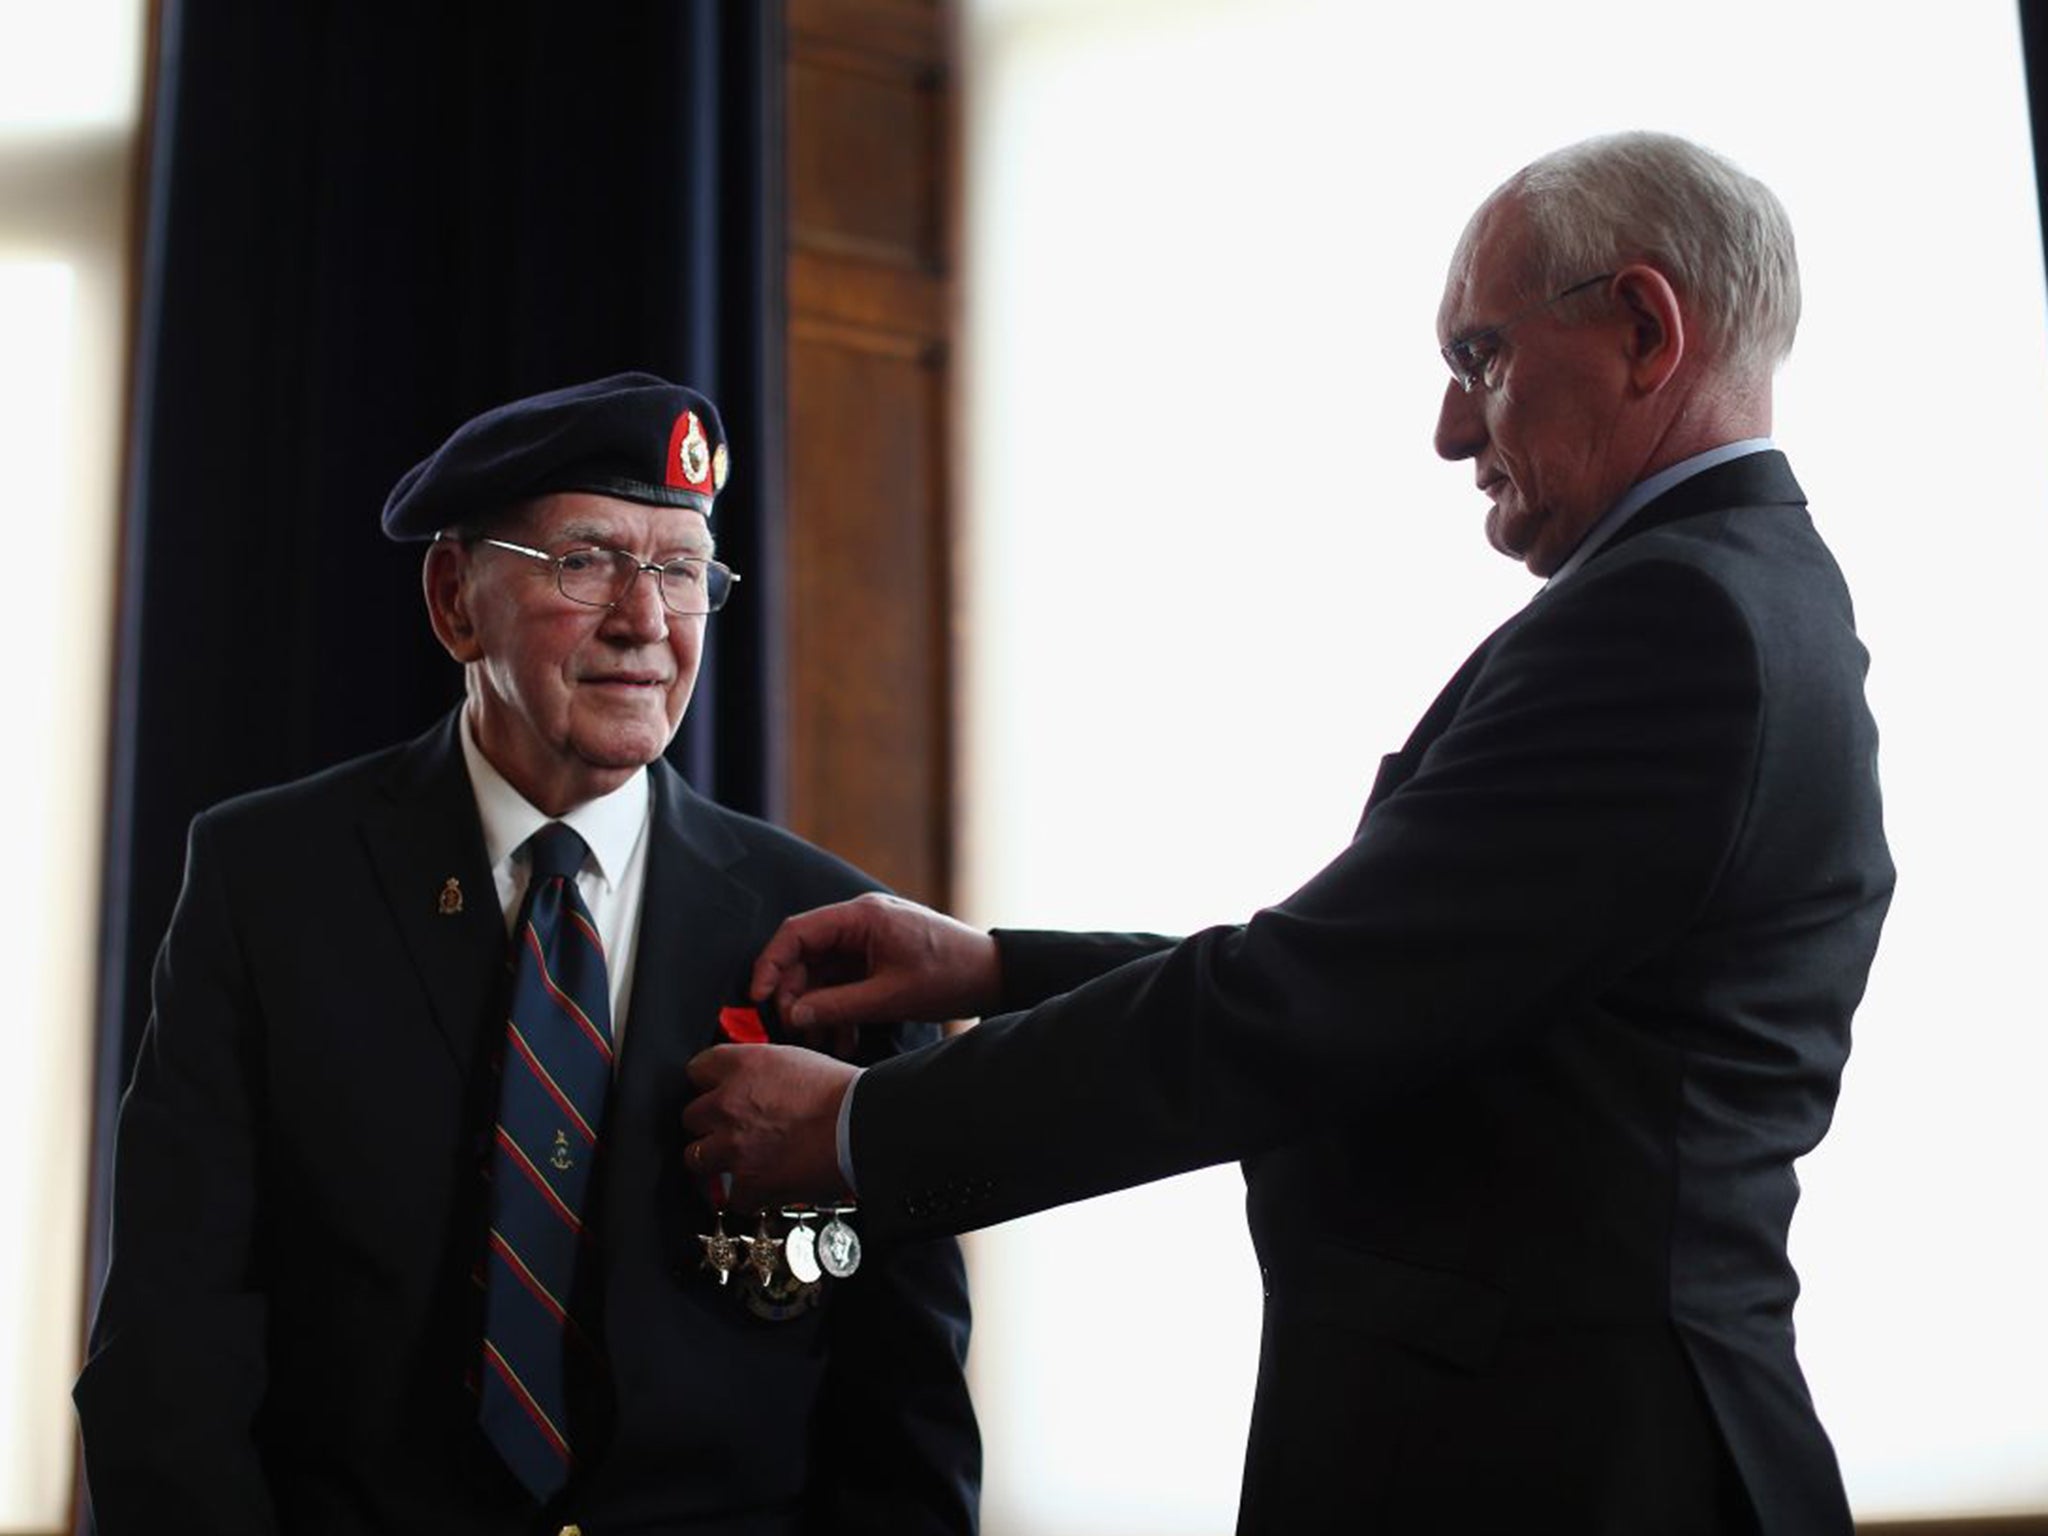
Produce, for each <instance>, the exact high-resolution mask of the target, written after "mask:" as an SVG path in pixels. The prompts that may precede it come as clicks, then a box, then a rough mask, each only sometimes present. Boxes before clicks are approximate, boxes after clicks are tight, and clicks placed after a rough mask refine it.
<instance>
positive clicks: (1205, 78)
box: [961, 0, 2048, 1536]
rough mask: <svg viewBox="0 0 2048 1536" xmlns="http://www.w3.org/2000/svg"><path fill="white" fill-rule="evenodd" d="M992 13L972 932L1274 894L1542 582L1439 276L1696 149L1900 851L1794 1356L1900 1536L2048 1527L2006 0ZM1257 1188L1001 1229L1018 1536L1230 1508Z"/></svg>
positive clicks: (1212, 917) (980, 1376) (1247, 1349)
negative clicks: (1732, 228) (1755, 218)
mask: <svg viewBox="0 0 2048 1536" xmlns="http://www.w3.org/2000/svg"><path fill="white" fill-rule="evenodd" d="M1659 16H1668V17H1669V19H1670V23H1669V26H1668V27H1666V28H1659V27H1658V26H1656V25H1654V24H1653V23H1654V22H1655V20H1656V18H1657V17H1659ZM966 17H967V20H966V26H965V29H964V37H965V45H966V50H967V92H968V101H969V104H970V117H969V122H968V146H967V159H966V166H967V199H968V215H969V225H968V233H969V240H968V256H967V267H966V285H967V291H968V294H969V300H970V303H969V324H968V334H967V354H966V358H965V362H966V368H965V370H964V376H965V378H966V380H967V390H968V407H969V409H968V414H967V421H968V428H967V438H966V462H967V484H966V504H967V517H966V539H965V543H964V545H963V549H962V552H961V561H962V571H963V575H964V578H965V592H966V598H965V611H966V613H967V615H968V616H969V620H970V622H969V625H968V627H967V629H966V647H967V655H966V666H965V672H964V699H965V705H966V724H965V740H964V743H963V761H964V766H965V773H966V779H965V784H964V793H963V800H964V804H965V806H966V807H967V812H966V815H967V821H966V825H965V827H964V829H963V831H964V836H965V870H966V879H965V885H964V896H963V905H964V907H965V909H966V911H967V915H969V916H972V917H974V918H977V919H980V920H983V921H989V922H1004V923H1011V924H1018V923H1032V922H1043V923H1046V924H1050V925H1056V926H1067V927H1086V926H1091V925H1102V926H1112V927H1154V928H1162V929H1166V930H1170V931H1178V930H1185V929H1188V928H1192V927H1196V926H1200V925H1202V924H1205V923H1209V922H1216V921H1228V920H1236V919H1240V918H1242V917H1243V916H1245V915H1246V914H1248V913H1249V912H1250V911H1251V910H1253V909H1254V908H1255V907H1257V906H1259V905H1260V904H1262V903H1264V902H1267V901H1270V900H1273V899H1274V898H1276V897H1278V896H1280V895H1283V894H1284V893H1285V892H1287V891H1288V890H1290V889H1292V888H1293V886H1294V885H1296V884H1297V883H1299V881H1300V880H1301V879H1302V878H1304V877H1305V876H1306V875H1307V874H1309V873H1310V872H1312V871H1313V870H1314V869H1315V868H1317V867H1318V866H1319V865H1320V864H1321V863H1322V862H1324V860H1325V859H1327V858H1328V857H1329V856H1330V855H1331V854H1332V853H1334V852H1335V851H1336V850H1337V848H1338V847H1340V846H1341V844H1342V843H1343V841H1344V840H1345V839H1346V838H1347V837H1348V835H1349V833H1350V830H1351V828H1352V825H1353V823H1354V822H1355V820H1356V818H1357V814H1358V810H1359V806H1360V803H1361V801H1362V799H1363V796H1364V792H1365V788H1366V786H1367V784H1368V783H1369V782H1370V777H1371V772H1372V769H1373V767H1374V765H1375V763H1376V761H1377V758H1378V756H1379V754H1380V753H1381V752H1383V751H1386V750H1389V749H1390V748H1392V747H1394V746H1397V745H1398V744H1399V743H1400V741H1401V739H1402V738H1403V737H1404V736H1405V734H1406V732H1407V730H1408V728H1409V726H1410V724H1411V723H1412V722H1413V720H1414V718H1415V717H1416V715H1417V714H1418V713H1419V712H1420V710H1421V709H1422V707H1423V706H1424V705H1425V704H1426V703H1427V702H1428V700H1429V699H1430V697H1431V696H1432V695H1433V694H1434V692H1435V690H1436V688H1437V687H1438V686H1439V685H1440V684H1441V682H1442V681H1443V679H1444V678H1445V677H1447V676H1448V675H1449V674H1450V672H1451V671H1452V670H1453V668H1455V666H1456V665H1457V663H1458V662H1459V661H1460V660H1462V659H1463V657H1464V655H1465V654H1466V652H1467V651H1468V650H1469V648H1470V647H1471V646H1472V645H1473V644H1474V643H1475V642H1477V641H1478V640H1479V639H1480V638H1482V637H1483V636H1484V635H1485V633H1486V632H1487V631H1488V630H1489V629H1491V628H1492V626H1493V625H1494V624H1495V623H1496V622H1498V620H1499V619H1500V618H1501V617H1503V616H1505V614H1506V613H1508V612H1509V611H1511V610H1512V609H1513V608H1514V607H1515V606H1517V605H1518V604H1519V603H1520V602H1522V601H1523V600H1524V599H1525V598H1526V596H1527V595H1528V593H1529V592H1530V590H1531V587H1532V583H1531V580H1530V578H1529V577H1527V576H1526V574H1524V573H1523V572H1522V571H1521V570H1520V569H1519V567H1517V566H1514V565H1512V564H1511V563H1509V562H1507V561H1505V560H1502V559H1501V558H1500V557H1498V556H1496V555H1494V554H1492V553H1491V552H1490V551H1489V550H1488V549H1487V548H1486V546H1485V544H1484V541H1483V538H1482V537H1481V533H1480V524H1481V514H1482V512H1483V502H1482V501H1481V500H1480V498H1479V497H1478V496H1477V494H1476V493H1475V492H1474V491H1473V489H1472V484H1471V477H1470V468H1469V466H1448V465H1445V464H1442V463H1441V462H1439V461H1437V460H1436V459H1435V458H1434V456H1433V455H1432V453H1431V451H1430V447H1429V434H1430V429H1431V426H1432V424H1433V421H1434V416H1435V410H1436V405H1437V402H1438V399H1439V397H1440V394H1441V390H1442V387H1443V377H1444V375H1443V365H1442V363H1441V360H1440V359H1439V358H1438V357H1437V356H1436V353H1435V338H1434V336H1433V333H1432V325H1433V321H1434V316H1435V310H1436V302H1437V298H1438V295H1439V293H1440V291H1441V286H1442V281H1443V273H1444V266H1445V263H1446V261H1447V259H1448V256H1449V254H1450V246H1451V242H1452V240H1453V239H1454V238H1455V236H1456V234H1457V232H1458V230H1459V229H1460V227H1461V226H1462V224H1463V222H1464V219H1465V217H1466V215H1467V214H1468V213H1469V212H1470V210H1471V208H1472V207H1473V205H1474V204H1476V202H1477V201H1478V200H1479V199H1480V198H1481V197H1482V196H1484V194H1485V193H1486V192H1487V191H1489V190H1490V189H1491V188H1492V187H1493V186H1494V185H1495V184H1496V183H1497V182H1498V181H1500V180H1501V179H1502V178H1503V177H1504V176H1505V175H1507V174H1508V173H1509V172H1510V171H1512V170H1513V169H1515V167H1516V166H1518V165H1520V164H1521V163H1523V162H1524V161H1526V160H1528V159H1530V158H1533V157H1534V156H1535V155H1537V154H1539V153H1541V152H1543V151H1544V150H1547V149H1550V148H1553V147H1555V146H1557V145H1559V144H1562V143H1565V142H1568V141H1570V140H1573V139H1576V138H1579V137H1582V136H1585V135H1587V134H1591V133H1597V132H1605V131H1609V130H1612V129H1617V128H1625V127H1657V128H1664V129H1669V130H1672V131H1676V132H1680V133H1684V134H1688V135H1690V136H1692V137H1695V138H1698V139H1700V140H1702V141H1704V142H1706V143H1709V144H1712V145H1714V146H1715V147H1717V148H1719V149H1721V150H1723V151H1724V152H1726V153H1728V154H1730V155H1731V156H1733V157H1734V158H1735V159H1736V160H1738V161H1739V162H1741V163H1742V164H1744V165H1745V166H1746V167H1747V168H1748V169H1750V170H1752V171H1754V172H1755V173H1757V174H1758V175H1760V176H1761V177H1763V178H1764V179H1765V180H1766V181H1768V182H1769V183H1770V184H1771V185H1772V186H1773V187H1774V188H1775V189H1776V190H1777V191H1778V193H1779V194H1780V196H1781V197H1782V198H1783V199H1784V201H1785V203H1786V205H1787V207H1788V208H1789V210H1790V212H1791V214H1792V218H1793V222H1794V225H1795V227H1796V229H1797V230H1798V234H1799V240H1800V248H1801V256H1802V261H1803V265H1804V271H1805V278H1806V294H1807V306H1806V318H1805V321H1804V324H1803V325H1802V328H1801V333H1800V341H1799V346H1798V348H1797V350H1796V352H1795V355H1794V359H1793V361H1792V363H1791V364H1790V365H1789V366H1788V368H1787V370H1786V372H1785V374H1784V376H1783V377H1782V379H1781V382H1780V389H1779V396H1778V401H1779V411H1778V421H1777V436H1778V438H1779V441H1780V442H1781V443H1782V444H1783V445H1784V446H1785V447H1786V448H1787V449H1788V451H1789V452H1790V453H1791V454H1792V457H1793V463H1794V466H1795V468H1796V470H1797V471H1798V473H1799V475H1800V478H1801V480H1802V482H1803V483H1804V484H1805V486H1806V488H1807V490H1808V492H1809V494H1810V495H1811V496H1812V498H1813V509H1814V514H1815V517H1816V519H1817V521H1818V523H1819V525H1820V527H1821V529H1822V531H1823V533H1824V534H1825V535H1826V537H1827V538H1828V539H1829V541H1830V543H1831V544H1832V545H1833V547H1834V549H1835V551H1836V553H1837V555H1838V556H1839V558H1840V559H1841V561H1842V564H1843V565H1844V567H1845V568H1846V570H1847V572H1848V575H1849V578H1850V581H1851V584H1852V586H1853V588H1854V590H1855V592H1856V594H1857V597H1858V604H1859V616H1860V620H1861V627H1862V629H1863V632H1864V635H1865V638H1866V640H1867V641H1868V643H1869V645H1870V648H1871V651H1872V654H1873V658H1874V660H1873V667H1872V673H1871V681H1870V692H1871V698H1872V702H1873V705H1874V707H1875V709H1876V710H1877V712H1878V716H1879V721H1880V725H1881V728H1882V730H1883V732H1884V763H1883V771H1884V776H1885V783H1886V789H1887V797H1888V819H1889V826H1890V831H1891V836H1892V841H1893V849H1894V853H1895V856H1896V858H1897V861H1898V865H1899V870H1900V884H1899V891H1898V897H1897V901H1896V903H1895V905H1894V907H1893V910H1892V915H1891V919H1890V923H1889V926H1888V928H1887V930H1886V934H1885V941H1884V947H1883V950H1882V952H1881V954H1880V956H1879V960H1878V965H1877V969H1876V971H1875V972H1874V974H1873V977H1872V982H1871V990H1870V995H1869V999H1868V1001H1867V1003H1866V1005H1865V1007H1864V1009H1863V1011H1862V1013H1861V1015H1860V1016H1859V1019H1858V1024H1857V1046H1856V1053H1855V1056H1854V1059H1853V1060H1852V1062H1851V1064H1850V1068H1849V1073H1848V1077H1847V1081H1846V1083H1845V1085H1844V1092H1843V1098H1842V1105H1841V1110H1840V1113H1839V1117H1838V1120H1837V1124H1836V1129H1835V1131H1834V1133H1833V1135H1832V1136H1831V1137H1830V1138H1829V1140H1828V1141H1827V1142H1826V1143H1825V1144H1824V1146H1823V1147H1822V1148H1821V1150H1820V1151H1819V1152H1817V1153H1816V1154H1815V1155H1814V1156H1813V1157H1812V1158H1810V1159H1808V1161H1807V1163H1806V1164H1805V1165H1804V1167H1803V1168H1802V1178H1803V1181H1804V1184H1805V1189H1806V1198H1805V1201H1804V1203H1803V1204H1802V1206H1801V1210H1800V1215H1799V1219H1798V1221H1797V1223H1796V1226H1795V1229H1794V1257H1795V1259H1796V1260H1797V1262H1798V1264H1799V1266H1800V1269H1801V1272H1802V1274H1803V1275H1804V1277H1805V1280H1806V1296H1805V1299H1804V1301H1803V1302H1802V1304H1801V1307H1800V1312H1799V1325H1800V1335H1801V1349H1802V1354H1803V1357H1804V1360H1805V1362H1806V1365H1807V1368H1808V1372H1809V1375H1810V1377H1811V1379H1812V1383H1813V1387H1814V1391H1815V1395H1816V1397H1817V1399H1818V1401H1819V1405H1820V1408H1821V1412H1822V1414H1823V1416H1824V1418H1825V1419H1826V1421H1827V1423H1828V1425H1829V1427H1830V1429H1831V1431H1832V1432H1833V1434H1834V1437H1835V1440H1836V1443H1837V1446H1838V1449H1839V1450H1840V1453H1841V1456H1842V1460H1843V1464H1844V1469H1845V1472H1846V1475H1847V1477H1848V1479H1849V1483H1850V1488H1851V1495H1852V1498H1853V1500H1854V1502H1855V1504H1856V1506H1857V1509H1858V1511H1859V1513H1860V1514H1862V1515H1865V1516H1872V1515H1880V1514H1906V1513H1918V1512H1934V1511H1992V1510H1998V1509H2016V1508H2029V1507H2042V1508H2048V1390H2044V1389H2048V1311H2044V1309H2043V1308H2042V1307H2041V1305H2040V1301H2039V1295H2040V1288H2041V1284H2042V1280H2041V1277H2042V1275H2043V1273H2044V1270H2048V1228H2044V1224H2043V1222H2042V1220H2041V1216H2040V1211H2041V1210H2042V1201H2041V1196H2040V1193H2039V1183H2040V1179H2041V1172H2042V1170H2043V1169H2044V1168H2048V1113H2044V1112H2043V1108H2042V1106H2043V1103H2044V1099H2048V1090H2044V1088H2043V1084H2044V1083H2048V1029H2044V1028H2043V1025H2044V1024H2048V1004H2044V1002H2043V999H2042V991H2041V988H2040V986H2039V984H2038V979H2037V974H2036V967H2035V966H2034V965H2033V963H2032V962H2033V958H2034V953H2035V946H2036V945H2037V944H2038V943H2039V942H2040V941H2039V937H2038V936H2039V935H2040V934H2041V933H2042V931H2043V930H2044V928H2048V896H2044V895H2043V885H2042V878H2041V873H2040V872H2041V870H2042V868H2043V866H2044V856H2048V823H2044V813H2043V810H2042V800H2041V796H2040V793H2039V791H2038V789H2037V788H2036V787H2035V786H2036V782H2037V780H2038V779H2039V777H2040V770H2039V767H2038V762H2037V760H2038V758H2039V757H2040V755H2041V748H2042V746H2043V739H2044V735H2048V732H2044V728H2043V710H2044V700H2048V693H2044V690H2043V689H2042V687H2041V686H2040V683H2039V678H2038V672H2039V661H2040V654H2041V646H2040V640H2039V638H2038V634H2037V631H2036V622H2035V621H2036V615H2037V614H2038V612H2039V608H2040V605H2039V602H2038V600H2037V597H2036V593H2035V588H2036V585H2037V584H2038V582H2039V580H2040V573H2041V571H2042V569H2043V561H2044V556H2048V515H2044V514H2048V312H2044V311H2048V305H2044V280H2043V272H2042V261H2041V243H2040V237H2039V231H2038V229H2037V225H2036V216H2035V193H2034V186H2033V180H2032V168H2031V161H2030V155H2029V149H2028V134H2027V122H2026V114H2025V97H2024V85H2023V80H2022V77H2021V66H2020V55H2019V40H2018V31H2017V21H2016V17H2015V12H2014V7H2013V6H2012V5H2011V4H2010V3H2007V0H1967V3H1959V4H1956V5H1953V6H1946V7H1940V8H1934V7H1917V8H1912V9H1910V10H1909V9H1908V8H1905V7H1862V8H1847V9H1845V8H1843V7H1840V6H1837V5H1833V4H1829V3H1824V0H1776V3H1769V4H1763V3H1756V0H1731V3H1726V4H1723V5H1722V6H1720V7H1717V8H1715V9H1714V10H1713V11H1712V13H1711V14H1709V13H1705V12H1701V11H1699V10H1698V9H1696V8H1690V9H1688V8H1678V7H1671V8H1668V9H1663V10H1660V9H1659V8H1656V7H1648V8H1646V7H1643V6H1642V5H1640V4H1634V5H1625V4H1618V3H1587V0H1575V3H1560V4H1552V5H1546V6H1529V5H1524V4H1512V3H1500V0H1487V3H1467V4H1464V5H1460V6H1455V7H1401V8H1394V7H1381V6H1361V5H1355V4H1350V3H1315V0H1088V3H1082V0H970V3H969V4H968V6H967V9H966ZM1269 552H1272V553H1269ZM1240 1192H1241V1185H1240V1182H1239V1180H1238V1178H1237V1175H1236V1173H1235V1171H1234V1170H1223V1171H1212V1172H1210V1173H1208V1174H1203V1175H1197V1176H1195V1177H1192V1178H1189V1179H1184V1180H1179V1181H1174V1182H1173V1183H1172V1184H1169V1185H1165V1186H1158V1187H1154V1188H1152V1189H1147V1190H1143V1191H1138V1192H1134V1193H1132V1194H1128V1195H1124V1196H1118V1197H1113V1198H1111V1199H1108V1200H1103V1201H1097V1202H1093V1203H1091V1204H1090V1205H1087V1206H1083V1207H1080V1208H1076V1209H1072V1210H1068V1211H1062V1212H1058V1213H1052V1214H1048V1215H1046V1216H1042V1217H1034V1218H1032V1219H1030V1220H1029V1221H1026V1222H1021V1223H1015V1224H1012V1225H1011V1226H1009V1227H1006V1228H1001V1229H997V1230H996V1231H994V1232H991V1233H988V1234H985V1235H983V1236H981V1237H978V1238H977V1239H976V1240H975V1242H974V1246H973V1254H974V1264H975V1284H976V1289H977V1310H978V1313H979V1316H980V1320H981V1326H980V1331H979V1333H978V1336H977V1343H976V1362H975V1369H976V1372H977V1387H978V1391H979V1393H980V1397H981V1402H982V1406H983V1411H984V1416H985V1420H986V1429H987V1434H988V1441H989V1448H990V1450H989V1484H988V1501H987V1526H986V1529H987V1531H988V1533H989V1536H1025V1533H1039V1532H1045V1533H1058V1536H1091V1533H1111V1532H1116V1533H1131V1536H1137V1533H1147V1536H1165V1533H1170V1532H1182V1531H1184V1532H1189V1533H1195V1532H1204V1533H1208V1532H1215V1531H1219V1530H1224V1529H1227V1528H1228V1525H1229V1520H1230V1512H1231V1510H1232V1509H1233V1508H1234V1504H1235V1494H1236V1483H1237V1475H1238V1466H1239V1458H1240V1454H1241V1450H1242V1445H1243V1434H1244V1425H1245V1420H1246V1411H1247V1407H1248V1404H1249V1401H1250V1397H1251V1387H1252V1370H1253V1361H1254V1355H1255V1349H1256V1331H1257V1320H1258V1285H1257V1277H1256V1272H1255V1270H1254V1267H1253V1263H1252V1259H1251V1256H1250V1248H1249V1243H1248V1240H1247V1239H1246V1238H1245V1236H1244V1232H1243V1223H1242V1219H1241V1214H1240V1210H1239V1197H1240Z"/></svg>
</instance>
